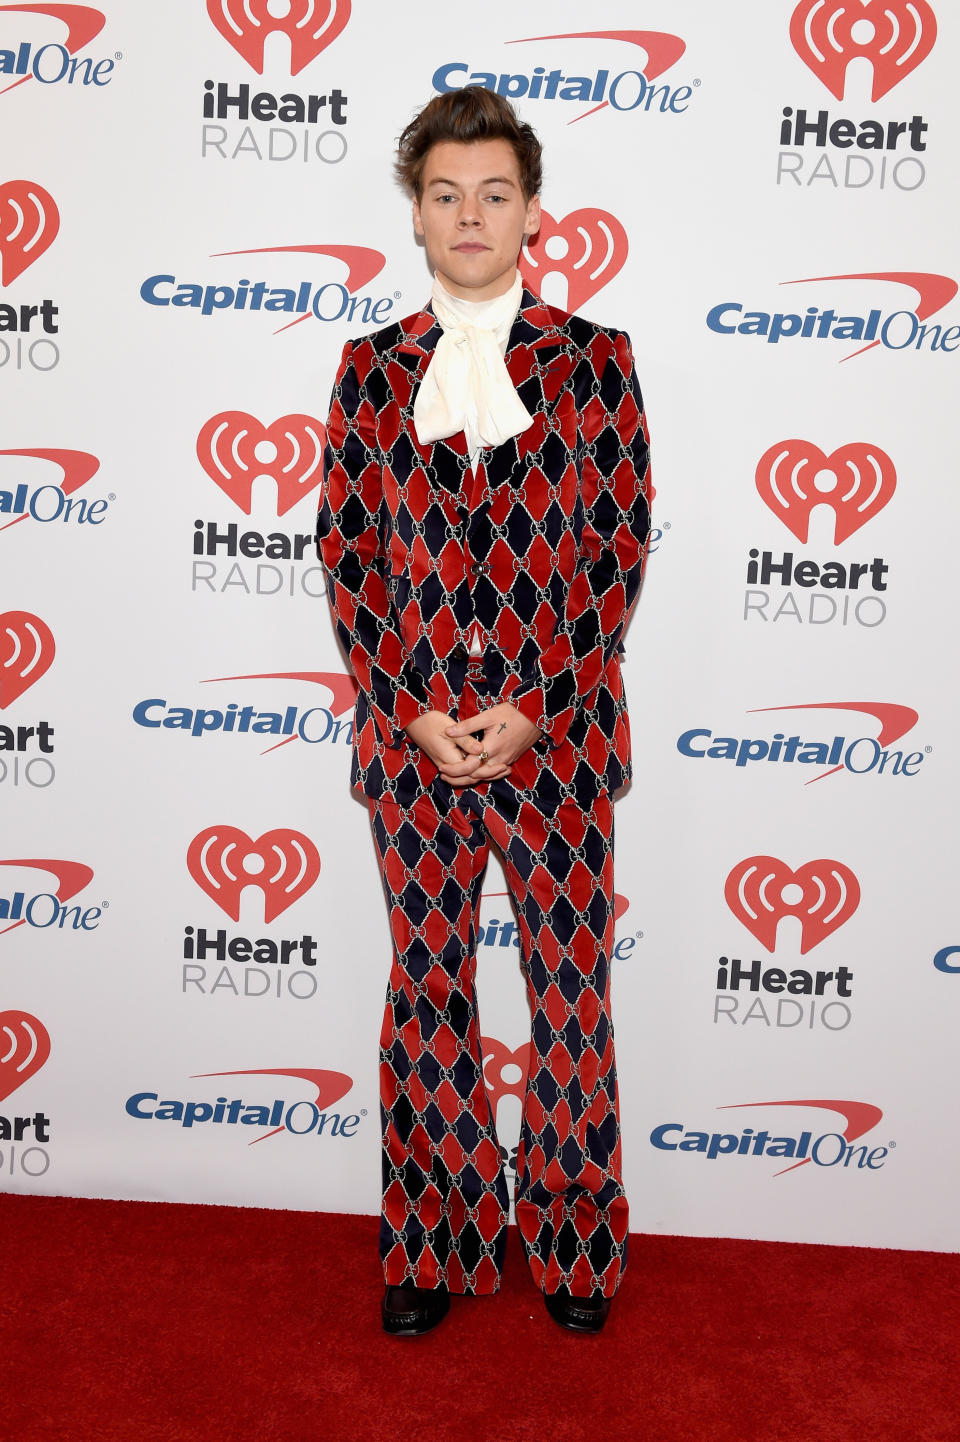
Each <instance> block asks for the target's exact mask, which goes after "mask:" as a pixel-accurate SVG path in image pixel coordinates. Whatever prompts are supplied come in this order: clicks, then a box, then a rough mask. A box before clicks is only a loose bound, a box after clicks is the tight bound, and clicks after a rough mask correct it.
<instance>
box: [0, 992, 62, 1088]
mask: <svg viewBox="0 0 960 1442" xmlns="http://www.w3.org/2000/svg"><path fill="white" fill-rule="evenodd" d="M49 1055H50V1036H49V1033H48V1031H47V1028H46V1027H45V1026H44V1024H43V1022H42V1021H37V1018H36V1017H35V1016H31V1015H30V1014H29V1012H26V1011H0V1102H2V1101H5V1100H6V1098H7V1097H8V1096H9V1095H10V1093H11V1092H15V1091H16V1090H17V1088H18V1087H22V1086H23V1084H24V1082H25V1081H29V1079H30V1078H31V1077H32V1076H33V1074H34V1072H38V1071H39V1070H40V1068H41V1067H42V1066H43V1064H44V1062H45V1061H46V1059H47V1057H48V1056H49Z"/></svg>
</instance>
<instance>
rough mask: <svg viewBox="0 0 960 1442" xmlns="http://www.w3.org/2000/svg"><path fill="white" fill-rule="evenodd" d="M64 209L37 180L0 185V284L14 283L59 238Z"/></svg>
mask: <svg viewBox="0 0 960 1442" xmlns="http://www.w3.org/2000/svg"><path fill="white" fill-rule="evenodd" d="M59 229H60V212H59V210H58V209H57V202H56V201H55V200H54V198H53V196H52V195H51V194H50V192H49V191H48V190H44V188H43V186H42V185H37V183H36V181H33V180H7V181H5V182H4V184H3V185H0V284H3V285H12V284H13V282H14V281H15V280H16V279H17V276H19V275H22V274H23V272H24V271H25V270H26V269H27V267H28V266H31V265H33V262H34V261H35V260H38V259H39V258H40V256H41V255H43V253H44V251H45V250H49V248H50V246H51V245H52V244H53V242H54V241H55V240H56V238H57V232H58V231H59Z"/></svg>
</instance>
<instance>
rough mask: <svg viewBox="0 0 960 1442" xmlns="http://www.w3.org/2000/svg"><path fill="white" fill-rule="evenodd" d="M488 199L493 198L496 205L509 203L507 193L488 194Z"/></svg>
mask: <svg viewBox="0 0 960 1442" xmlns="http://www.w3.org/2000/svg"><path fill="white" fill-rule="evenodd" d="M487 199H488V200H492V201H493V203H494V204H495V205H506V203H507V197H506V196H505V195H488V196H487Z"/></svg>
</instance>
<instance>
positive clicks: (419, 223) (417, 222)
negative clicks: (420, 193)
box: [413, 196, 423, 235]
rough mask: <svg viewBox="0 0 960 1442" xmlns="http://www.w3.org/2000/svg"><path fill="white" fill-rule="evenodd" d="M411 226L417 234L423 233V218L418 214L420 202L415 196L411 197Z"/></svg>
mask: <svg viewBox="0 0 960 1442" xmlns="http://www.w3.org/2000/svg"><path fill="white" fill-rule="evenodd" d="M413 228H414V230H415V231H416V233H417V235H423V219H422V217H421V215H420V202H419V200H418V199H417V197H416V196H414V198H413Z"/></svg>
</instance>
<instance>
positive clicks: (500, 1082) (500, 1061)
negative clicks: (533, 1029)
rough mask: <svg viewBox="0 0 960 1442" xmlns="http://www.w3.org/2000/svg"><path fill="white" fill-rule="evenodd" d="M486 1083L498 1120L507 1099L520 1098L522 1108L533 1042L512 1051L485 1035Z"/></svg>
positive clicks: (484, 1076) (483, 1047) (484, 1070)
mask: <svg viewBox="0 0 960 1442" xmlns="http://www.w3.org/2000/svg"><path fill="white" fill-rule="evenodd" d="M481 1040H482V1055H483V1081H484V1085H485V1087H486V1089H487V1096H488V1097H489V1098H490V1106H491V1108H492V1110H493V1115H494V1119H496V1115H497V1108H498V1106H499V1105H500V1103H501V1101H502V1100H503V1098H504V1097H517V1099H518V1100H519V1101H520V1103H521V1105H522V1104H523V1099H524V1096H525V1094H526V1090H527V1073H528V1071H529V1069H530V1046H531V1044H530V1042H528V1041H526V1042H524V1043H523V1044H522V1046H518V1047H517V1049H516V1051H511V1050H510V1048H509V1047H508V1046H504V1044H503V1042H502V1041H497V1040H496V1039H495V1038H494V1037H490V1036H485V1037H483V1038H482V1039H481Z"/></svg>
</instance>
